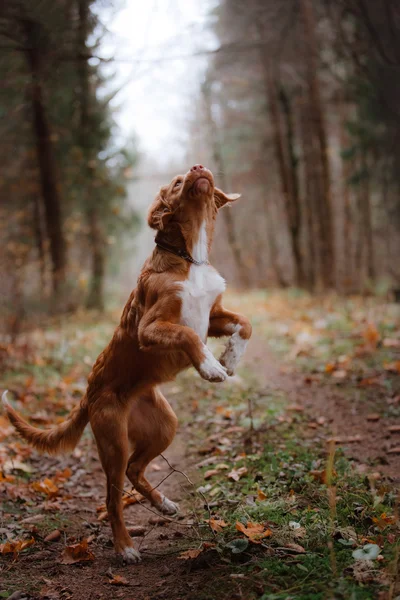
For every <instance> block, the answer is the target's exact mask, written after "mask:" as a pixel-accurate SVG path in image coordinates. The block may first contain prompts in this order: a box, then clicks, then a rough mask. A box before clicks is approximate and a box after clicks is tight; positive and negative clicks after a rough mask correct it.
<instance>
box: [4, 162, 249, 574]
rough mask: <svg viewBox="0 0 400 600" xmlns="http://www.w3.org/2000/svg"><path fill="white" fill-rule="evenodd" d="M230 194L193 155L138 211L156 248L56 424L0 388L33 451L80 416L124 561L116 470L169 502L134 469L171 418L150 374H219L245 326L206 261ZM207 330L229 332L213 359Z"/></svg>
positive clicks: (158, 445) (128, 551) (126, 544)
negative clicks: (72, 404) (74, 400)
mask: <svg viewBox="0 0 400 600" xmlns="http://www.w3.org/2000/svg"><path fill="white" fill-rule="evenodd" d="M237 198H239V195H237V194H232V195H226V194H224V193H223V192H222V191H221V190H219V189H217V188H215V187H214V179H213V176H212V173H211V172H210V171H209V170H208V169H206V168H204V167H203V166H202V165H195V166H194V167H192V168H191V169H190V171H188V172H187V173H186V175H178V176H177V177H175V178H174V179H173V180H172V182H171V183H170V184H169V185H168V186H165V187H163V188H161V190H160V193H159V194H158V196H157V197H156V199H155V200H154V202H153V204H152V206H151V207H150V211H149V217H148V222H149V225H150V227H153V228H154V229H156V230H157V231H158V233H157V235H156V248H155V249H154V251H153V253H152V255H151V256H150V258H148V260H147V261H146V263H145V264H144V266H143V269H142V271H141V274H140V276H139V279H138V283H137V287H136V289H135V290H134V291H133V292H132V294H131V295H130V298H129V300H128V302H127V304H126V306H125V308H124V311H123V313H122V317H121V322H120V324H119V326H118V327H117V329H116V330H115V333H114V336H113V338H112V340H111V342H110V343H109V345H108V346H107V348H106V349H105V350H104V351H103V352H102V353H101V354H100V356H99V357H98V359H97V361H96V363H95V365H94V367H93V370H92V372H91V374H90V376H89V379H88V388H87V392H86V395H85V397H84V398H83V399H82V400H81V402H80V404H79V405H78V406H77V407H76V408H75V409H74V410H73V411H72V412H71V414H70V416H69V417H68V419H67V420H66V421H65V422H64V423H63V424H61V425H59V426H58V427H55V428H53V429H50V430H48V431H41V430H40V429H37V428H36V427H32V426H31V425H29V424H28V423H27V422H26V421H24V420H23V419H22V418H21V417H20V416H19V415H18V413H17V412H16V411H15V410H14V409H13V408H12V407H11V406H10V405H9V404H8V402H7V401H6V399H5V394H3V401H4V405H5V409H6V411H7V413H8V416H9V418H10V420H11V422H12V423H13V425H14V426H15V428H16V429H17V430H18V432H19V433H20V434H21V435H22V437H24V438H25V440H27V441H28V442H29V443H30V444H32V445H33V446H34V447H35V448H36V449H38V450H40V451H43V452H48V453H58V452H66V451H68V450H72V449H73V448H74V447H75V446H76V444H77V443H78V441H79V439H80V437H81V435H82V432H83V430H84V428H85V426H86V425H87V423H88V422H89V421H90V424H91V427H92V430H93V434H94V436H95V439H96V442H97V447H98V450H99V455H100V460H101V462H102V465H103V468H104V471H105V473H106V476H107V510H108V515H109V519H110V523H111V527H112V531H113V536H114V545H115V551H116V552H117V554H118V555H120V556H121V557H122V558H123V560H124V561H125V562H129V563H130V562H137V561H139V560H140V555H139V552H138V551H137V550H135V548H134V547H133V542H132V540H131V538H130V536H129V533H128V531H127V529H126V527H125V523H124V518H123V514H122V489H123V487H124V479H125V475H127V477H128V479H129V481H130V482H131V483H132V485H133V486H134V487H135V488H136V490H138V492H140V493H141V494H143V496H145V497H146V498H148V500H150V502H151V503H152V504H153V506H155V507H156V508H157V509H158V510H159V511H161V512H162V513H165V514H174V513H176V512H177V510H178V507H177V506H176V504H174V502H172V501H171V500H169V499H168V498H166V497H165V496H164V495H163V494H161V493H160V492H159V491H158V490H156V489H153V488H152V486H151V485H150V483H149V482H148V481H147V479H146V478H145V475H144V472H145V469H146V466H147V465H148V464H149V462H150V461H151V460H152V459H153V458H155V457H156V456H158V455H159V454H160V453H161V452H163V451H164V450H165V449H166V448H167V447H168V446H169V444H170V443H171V442H172V440H173V438H174V435H175V432H176V428H177V418H176V416H175V414H174V412H173V410H172V408H171V407H170V405H169V404H168V402H167V400H166V399H165V398H164V396H163V395H162V393H161V391H160V389H159V387H158V386H159V384H161V383H164V382H166V381H171V380H172V379H174V377H175V376H176V375H177V373H179V372H180V371H182V370H183V369H186V368H187V367H189V366H190V365H193V366H194V367H195V369H197V371H198V372H199V373H200V375H201V377H203V379H207V380H208V381H224V380H225V379H226V377H227V375H232V374H233V373H234V371H235V368H236V366H237V363H238V361H239V359H240V357H241V356H242V354H243V352H244V350H245V347H246V344H247V341H248V339H249V338H250V335H251V325H250V322H249V321H248V319H246V318H245V317H243V316H241V315H238V314H235V313H233V312H229V311H227V310H225V309H224V308H223V307H222V304H221V298H222V292H223V291H224V289H225V282H224V280H223V279H222V277H221V276H220V275H219V274H218V272H217V271H216V270H215V269H214V268H213V267H212V266H211V265H210V264H209V262H208V253H209V250H210V246H211V242H212V238H213V232H214V223H215V218H216V216H217V213H218V210H219V209H220V208H222V207H223V206H224V205H225V204H227V203H228V202H231V201H233V200H236V199H237ZM207 336H212V337H222V336H229V340H228V342H227V345H226V348H225V350H224V352H223V354H222V356H221V357H220V359H219V361H218V360H217V359H216V358H215V357H214V356H213V354H212V353H211V352H210V350H209V349H208V348H207V346H206V340H207Z"/></svg>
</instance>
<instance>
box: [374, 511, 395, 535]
mask: <svg viewBox="0 0 400 600" xmlns="http://www.w3.org/2000/svg"><path fill="white" fill-rule="evenodd" d="M372 520H373V522H374V523H375V525H377V526H378V527H379V529H380V530H381V531H383V530H384V529H386V527H388V525H393V524H394V523H396V517H393V516H388V515H387V514H386V513H382V514H381V516H380V517H372Z"/></svg>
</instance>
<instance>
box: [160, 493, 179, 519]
mask: <svg viewBox="0 0 400 600" xmlns="http://www.w3.org/2000/svg"><path fill="white" fill-rule="evenodd" d="M156 508H157V510H159V511H160V512H161V513H162V514H163V515H176V514H177V513H178V512H179V505H178V504H175V502H172V500H169V498H167V497H166V496H163V497H162V502H161V504H157V505H156Z"/></svg>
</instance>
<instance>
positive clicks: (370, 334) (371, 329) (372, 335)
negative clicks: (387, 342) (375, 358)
mask: <svg viewBox="0 0 400 600" xmlns="http://www.w3.org/2000/svg"><path fill="white" fill-rule="evenodd" d="M362 336H363V338H364V340H365V341H366V343H367V344H368V346H369V347H370V348H371V349H373V350H375V348H376V347H377V345H378V342H379V339H380V335H379V331H378V330H377V328H376V326H375V325H374V324H373V323H368V325H367V328H366V329H365V330H364V332H363V334H362Z"/></svg>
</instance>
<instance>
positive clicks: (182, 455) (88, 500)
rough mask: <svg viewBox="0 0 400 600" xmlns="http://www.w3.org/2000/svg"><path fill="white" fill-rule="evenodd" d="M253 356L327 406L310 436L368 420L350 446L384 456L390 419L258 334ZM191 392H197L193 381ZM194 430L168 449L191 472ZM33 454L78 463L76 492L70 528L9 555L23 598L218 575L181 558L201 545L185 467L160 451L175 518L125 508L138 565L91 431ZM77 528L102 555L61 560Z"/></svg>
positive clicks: (64, 511) (391, 470)
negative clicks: (103, 513) (65, 448)
mask: <svg viewBox="0 0 400 600" xmlns="http://www.w3.org/2000/svg"><path fill="white" fill-rule="evenodd" d="M245 365H247V368H248V369H250V370H251V371H252V372H253V373H255V374H256V375H257V377H258V378H259V380H260V386H261V387H266V388H267V389H271V390H278V391H283V392H284V394H285V395H286V396H287V398H288V401H289V403H291V404H295V405H300V406H302V407H304V410H305V413H309V414H310V418H313V419H316V418H317V417H320V416H323V417H324V418H325V419H326V426H324V427H323V428H322V430H321V429H319V430H314V429H312V428H307V427H305V431H304V435H305V436H326V437H327V436H328V435H329V434H330V433H331V432H334V433H336V434H338V435H340V436H344V437H346V436H354V435H356V434H357V433H359V432H360V431H361V426H362V430H363V431H362V433H363V441H361V442H359V443H357V444H352V445H348V450H347V452H348V454H349V455H350V456H351V457H352V458H354V459H356V460H357V461H359V462H360V464H363V465H364V464H365V463H366V461H367V460H372V459H373V460H376V459H379V457H380V456H381V455H382V447H383V444H384V443H385V431H386V427H387V422H386V421H385V420H381V421H380V422H378V423H370V424H368V423H367V430H365V420H363V421H362V423H361V420H360V411H362V407H360V406H359V405H358V404H357V402H356V401H355V402H353V403H350V404H349V402H348V399H347V400H346V398H344V396H343V395H342V394H341V393H340V392H339V391H337V389H335V388H334V387H332V386H328V385H326V386H322V385H319V384H315V385H314V384H312V385H307V384H306V383H305V382H304V376H301V375H300V374H296V373H294V372H292V373H287V372H286V373H285V369H284V368H283V366H282V364H281V363H280V362H279V361H278V360H276V359H275V358H274V357H273V356H272V355H271V353H270V351H269V350H268V349H267V347H266V344H265V342H263V341H262V340H261V339H258V338H257V337H255V338H254V340H253V341H252V343H251V344H250V347H249V351H248V354H247V357H246V360H245ZM174 389H175V391H174ZM186 393H187V395H188V396H189V395H190V394H189V390H187V392H186ZM181 394H182V392H181V390H180V389H179V388H177V387H175V388H174V386H170V388H169V390H167V397H168V398H169V400H170V401H171V404H172V405H173V406H174V408H175V410H176V411H177V413H178V415H179V414H182V410H185V409H184V408H183V407H184V406H186V405H187V404H189V402H188V401H187V398H186V399H185V397H184V394H185V392H183V395H181ZM186 410H188V409H187V408H186ZM188 435H189V434H188V433H185V431H184V430H183V428H181V429H180V430H179V433H178V435H177V437H176V440H175V442H174V444H173V445H172V446H171V448H169V450H168V451H167V452H166V457H167V458H168V461H169V462H170V464H171V465H173V466H174V467H175V468H176V469H178V470H183V471H185V472H188V473H190V471H191V470H193V466H194V465H195V463H196V462H198V460H199V457H198V455H197V454H196V452H195V450H194V451H191V452H192V456H191V455H190V454H188V448H189V447H190V446H189V445H188V444H187V441H188V439H187V437H186V436H188ZM193 454H194V455H193ZM383 454H384V452H383ZM385 461H386V463H387V464H381V465H380V466H379V468H377V470H379V471H381V472H382V471H384V472H385V473H386V474H388V475H390V476H391V477H392V478H394V477H396V475H397V476H398V473H399V458H398V457H397V456H392V457H390V458H389V459H388V458H387V455H385ZM385 461H383V462H385ZM31 462H32V464H33V466H34V468H36V469H37V476H38V478H39V477H46V476H49V475H48V474H49V473H50V474H51V473H52V472H55V470H57V469H60V468H65V467H70V468H71V470H72V473H73V474H72V477H71V478H70V479H69V481H68V482H66V484H65V489H66V490H70V492H71V494H70V495H71V498H70V499H69V500H66V501H63V502H62V504H61V506H60V507H58V511H57V515H61V518H62V521H63V522H60V523H58V524H57V519H55V521H54V524H53V522H52V527H54V529H55V528H56V527H58V528H59V529H60V530H63V535H62V536H61V538H60V539H59V540H58V541H56V542H53V543H47V544H42V547H43V549H41V550H39V551H36V552H32V553H27V554H22V555H21V556H20V558H19V560H18V562H16V563H12V562H11V561H10V560H9V559H7V565H6V567H5V568H4V567H3V568H4V570H3V572H2V578H3V583H2V585H1V586H0V590H2V589H3V588H4V589H6V590H7V589H11V590H20V591H21V592H24V593H25V594H27V593H29V592H30V593H31V595H30V596H29V594H28V595H27V596H26V595H25V596H24V595H21V596H18V595H17V596H14V597H13V598H14V599H17V598H24V597H29V598H38V599H39V598H40V599H44V598H49V599H52V600H60V599H63V600H68V599H70V598H71V599H73V600H95V599H104V600H108V599H111V598H125V599H128V598H129V599H132V600H133V599H135V600H150V599H156V598H165V599H168V600H178V599H185V598H188V599H189V598H193V597H196V593H197V592H198V591H199V590H201V589H203V586H204V585H205V583H207V582H210V578H212V577H213V576H214V577H215V576H216V577H217V575H215V574H214V575H213V574H212V572H211V571H210V569H209V565H205V566H207V568H206V569H204V568H202V565H200V566H198V565H197V566H196V565H194V566H193V565H191V564H190V563H188V562H186V561H182V560H177V555H178V554H179V553H180V552H182V551H183V550H184V549H185V548H188V547H192V548H193V547H194V546H195V543H196V541H197V543H198V540H196V537H195V536H196V533H195V532H194V531H193V530H192V529H191V528H190V526H188V524H189V525H190V522H191V519H192V517H193V515H192V514H191V510H190V505H191V497H192V496H191V495H193V493H194V489H193V488H192V487H191V486H190V485H189V484H188V483H187V481H186V480H185V478H184V477H183V476H182V475H180V474H179V473H176V472H173V473H172V475H171V476H169V477H167V476H168V474H169V473H170V472H171V470H170V467H169V465H168V464H167V462H166V461H165V460H163V459H162V458H161V457H159V458H158V459H156V460H155V461H154V462H153V464H152V465H151V466H150V468H149V470H148V475H149V479H150V480H151V482H152V483H153V484H154V485H157V484H159V483H160V482H162V480H163V479H165V478H166V479H165V481H163V483H162V484H161V489H162V490H163V492H164V493H165V494H166V495H167V496H168V497H170V498H171V499H172V500H175V501H178V502H180V503H181V507H182V515H183V516H182V517H181V519H180V520H177V521H175V522H167V523H164V524H160V522H159V521H158V517H157V516H156V515H155V514H154V513H153V512H150V508H149V506H148V505H146V506H139V505H137V504H136V505H133V506H129V507H128V508H127V509H126V513H125V514H126V520H127V523H128V525H129V526H143V527H144V528H145V530H146V535H145V537H138V538H136V547H137V548H139V549H140V551H141V553H142V555H143V561H142V563H141V564H139V565H134V566H132V565H131V566H121V565H119V564H117V563H116V561H115V557H114V552H113V548H112V544H111V532H110V528H109V525H108V523H107V522H99V520H98V515H97V512H96V507H97V506H98V505H99V504H100V503H101V502H103V499H104V489H105V486H104V475H103V472H102V470H101V466H100V464H99V460H98V457H97V451H96V448H95V444H94V442H93V439H92V437H91V435H85V437H84V439H83V440H82V442H81V443H80V445H79V447H78V450H76V451H75V452H74V454H73V455H72V456H70V457H68V458H67V459H65V458H64V459H53V458H45V457H40V456H38V455H34V457H33V458H32V459H31ZM154 465H155V466H154ZM44 504H45V503H44ZM12 517H13V516H12V515H10V514H6V515H5V517H4V518H3V520H2V521H0V528H1V530H2V532H3V533H4V532H5V531H7V528H11V526H12V524H13V523H14V526H15V527H16V529H14V530H13V531H14V532H16V533H17V534H18V533H20V534H22V533H26V530H27V529H29V528H31V529H32V531H33V532H34V531H35V527H37V526H39V525H40V520H39V521H38V520H36V521H35V520H34V519H33V522H31V523H29V522H26V521H25V523H24V522H21V521H18V516H15V519H14V521H13V519H12ZM57 518H58V519H59V518H60V517H59V516H58V517H57ZM42 519H43V520H45V519H47V520H48V521H50V522H51V519H52V512H51V510H50V511H49V510H48V506H47V507H46V506H45V505H44V506H43V515H42ZM10 523H11V524H10ZM64 532H65V533H64ZM73 537H75V538H76V540H79V539H81V538H82V537H92V541H91V549H92V550H93V553H94V555H95V560H94V561H93V562H88V563H80V564H77V565H74V566H71V565H63V564H60V555H61V552H62V549H63V548H64V546H65V543H66V542H67V540H68V543H71V539H72V538H73ZM198 567H199V568H198ZM203 567H204V565H203ZM110 569H111V570H110ZM210 573H211V574H210ZM113 575H114V576H115V575H119V576H121V577H123V578H124V579H125V580H126V585H123V586H120V587H119V586H114V585H112V584H110V583H109V580H110V579H112V576H113ZM226 593H227V594H229V595H227V596H223V598H225V597H226V598H228V597H229V598H234V597H235V596H234V595H232V594H231V592H228V590H226ZM207 597H210V598H211V597H212V596H207ZM236 597H240V596H236ZM218 600H222V597H221V596H219V597H218Z"/></svg>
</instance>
